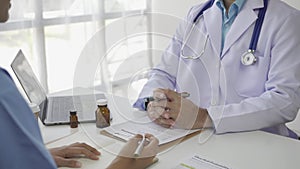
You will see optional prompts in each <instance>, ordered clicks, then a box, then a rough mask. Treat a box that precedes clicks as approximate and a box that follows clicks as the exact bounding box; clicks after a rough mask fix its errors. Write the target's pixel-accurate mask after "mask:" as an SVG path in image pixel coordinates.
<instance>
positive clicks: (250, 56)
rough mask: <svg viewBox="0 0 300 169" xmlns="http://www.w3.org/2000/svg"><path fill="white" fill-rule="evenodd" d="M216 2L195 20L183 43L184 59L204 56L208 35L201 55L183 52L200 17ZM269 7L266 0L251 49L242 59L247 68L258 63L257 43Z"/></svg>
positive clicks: (212, 1) (255, 29)
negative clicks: (189, 54)
mask: <svg viewBox="0 0 300 169" xmlns="http://www.w3.org/2000/svg"><path fill="white" fill-rule="evenodd" d="M214 2H215V1H214V0H210V1H209V2H208V3H206V4H205V5H204V7H203V8H202V10H201V11H200V12H199V13H198V15H197V16H196V17H195V19H194V20H193V25H192V28H191V29H190V31H189V33H188V34H187V37H186V39H185V40H184V41H183V45H182V47H181V51H180V55H181V57H182V58H184V59H198V58H200V57H201V56H202V55H203V54H204V52H205V48H206V45H207V41H208V35H206V37H205V41H204V46H203V49H202V50H201V52H200V54H198V55H196V56H185V55H184V52H183V51H184V48H185V47H186V45H187V42H188V40H189V39H190V37H191V34H192V32H193V31H194V29H195V26H196V25H197V24H198V22H199V20H200V17H201V16H203V12H204V11H205V10H207V9H208V8H210V7H211V6H212V5H213V4H214ZM267 6H268V0H264V7H263V8H261V9H259V13H258V19H257V21H256V23H255V27H254V30H253V33H252V38H251V42H250V45H249V49H248V51H247V52H245V53H244V54H243V55H242V57H241V63H242V64H243V65H245V66H248V65H253V64H254V63H256V62H257V58H256V56H255V55H254V53H255V51H256V47H257V42H258V39H259V35H260V32H261V27H262V24H263V22H264V18H265V14H266V11H267Z"/></svg>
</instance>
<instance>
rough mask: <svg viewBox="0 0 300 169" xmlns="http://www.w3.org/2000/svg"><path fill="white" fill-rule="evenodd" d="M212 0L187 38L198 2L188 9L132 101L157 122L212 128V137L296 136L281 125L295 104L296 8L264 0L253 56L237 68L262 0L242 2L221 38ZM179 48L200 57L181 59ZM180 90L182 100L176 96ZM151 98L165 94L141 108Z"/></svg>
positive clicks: (299, 20)
mask: <svg viewBox="0 0 300 169" xmlns="http://www.w3.org/2000/svg"><path fill="white" fill-rule="evenodd" d="M218 1H220V0H216V1H215V2H214V4H213V5H212V6H211V7H210V8H209V9H207V10H205V11H204V13H203V16H202V17H200V18H199V22H198V23H197V24H196V27H195V29H194V30H193V31H192V33H191V36H190V37H189V38H187V37H188V34H189V32H190V30H191V27H192V24H193V20H194V18H195V17H196V15H197V14H198V13H199V11H200V10H201V9H202V8H203V5H204V4H205V3H204V4H200V5H197V6H194V7H193V8H191V10H190V11H189V13H188V15H187V17H186V20H184V21H182V23H181V24H180V25H179V27H178V29H177V31H176V34H175V35H174V37H173V39H172V41H171V43H170V45H169V46H168V48H167V49H166V51H165V52H164V54H163V56H162V59H161V63H160V64H159V65H157V66H156V67H155V68H153V70H152V71H151V75H150V79H149V81H148V82H147V83H146V85H145V86H144V88H143V90H142V92H141V93H140V96H139V99H138V100H137V102H136V103H135V104H134V106H135V107H137V108H140V109H146V110H147V111H148V114H149V117H151V118H152V119H153V120H154V122H156V123H157V124H159V125H162V126H165V127H171V126H173V127H179V128H186V129H188V128H202V127H213V128H214V129H215V132H216V133H217V134H219V133H227V132H240V131H251V130H264V131H268V132H271V133H276V134H280V135H283V136H288V137H294V138H296V137H297V136H296V135H295V134H294V133H293V132H292V131H290V130H289V129H288V128H287V127H286V126H285V123H286V122H289V121H292V120H293V119H294V118H295V117H296V115H297V112H298V109H299V106H300V12H299V11H298V10H296V9H294V8H292V7H290V6H288V5H287V4H285V3H284V2H281V1H279V0H269V3H268V7H267V12H266V14H265V18H264V22H263V25H262V29H261V33H260V36H259V40H258V44H257V49H256V51H255V53H254V54H255V56H256V59H257V61H256V62H255V63H253V64H251V65H243V64H242V63H241V58H242V55H243V54H244V53H245V52H246V51H247V50H248V49H249V44H250V41H251V37H252V34H253V30H254V25H255V23H256V20H257V19H258V9H259V8H262V7H263V6H264V1H263V0H246V1H245V2H244V4H243V5H242V7H241V8H240V10H239V12H238V14H237V16H236V17H235V19H234V21H233V23H232V25H231V27H230V29H229V31H228V32H227V34H226V36H225V38H224V41H223V43H222V28H224V27H222V24H223V22H222V18H223V15H225V13H223V14H222V10H221V9H220V7H219V6H218V5H217V3H220V2H218ZM236 1H238V0H236ZM228 3H229V4H231V3H230V1H226V0H224V4H225V6H226V5H228ZM228 9H229V8H228ZM228 9H227V10H228ZM227 12H228V11H227ZM185 41H186V45H184V47H183V44H184V42H185ZM201 51H204V53H203V55H201ZM181 52H182V53H183V54H184V55H185V56H190V55H192V56H200V57H199V58H197V59H187V58H183V57H181ZM175 91H176V92H175ZM180 92H188V93H190V97H188V98H183V97H180V95H179V93H180ZM153 95H154V97H156V98H160V97H163V98H165V97H166V98H167V99H161V98H160V99H161V100H159V99H156V100H155V101H151V102H150V104H148V106H147V108H146V107H145V103H144V101H145V98H147V97H149V96H153Z"/></svg>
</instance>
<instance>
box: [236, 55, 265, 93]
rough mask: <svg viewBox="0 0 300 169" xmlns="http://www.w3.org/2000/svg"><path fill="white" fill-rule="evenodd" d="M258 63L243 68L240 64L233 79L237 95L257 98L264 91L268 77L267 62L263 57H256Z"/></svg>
mask: <svg viewBox="0 0 300 169" xmlns="http://www.w3.org/2000/svg"><path fill="white" fill-rule="evenodd" d="M256 57H257V59H258V62H256V63H255V64H253V65H249V66H245V65H243V64H240V67H239V71H237V72H236V76H234V77H233V83H234V86H235V90H236V92H237V94H238V95H240V96H243V97H257V96H260V95H261V94H262V93H263V92H264V91H265V83H266V81H267V77H268V69H269V62H268V59H267V58H265V57H263V56H256Z"/></svg>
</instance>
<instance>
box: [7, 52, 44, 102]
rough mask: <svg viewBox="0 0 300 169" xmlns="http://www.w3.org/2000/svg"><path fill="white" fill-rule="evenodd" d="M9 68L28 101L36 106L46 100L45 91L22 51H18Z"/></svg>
mask: <svg viewBox="0 0 300 169" xmlns="http://www.w3.org/2000/svg"><path fill="white" fill-rule="evenodd" d="M11 68H12V69H13V71H14V73H15V74H16V76H17V78H18V80H19V82H20V84H21V86H22V87H23V89H24V91H25V93H26V95H27V97H28V99H29V100H30V101H31V102H32V103H36V104H38V105H39V104H41V103H42V102H43V101H44V100H45V99H46V93H45V90H44V89H43V88H42V86H41V84H40V83H39V81H38V79H37V77H36V76H35V74H34V72H33V70H32V68H31V66H30V64H29V62H28V61H27V60H26V57H25V56H24V54H23V52H22V50H19V52H18V54H17V56H16V57H15V59H14V60H13V62H12V63H11Z"/></svg>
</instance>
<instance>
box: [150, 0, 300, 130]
mask: <svg viewBox="0 0 300 169" xmlns="http://www.w3.org/2000/svg"><path fill="white" fill-rule="evenodd" d="M204 1H205V0H163V1H162V0H152V3H153V12H156V13H163V14H168V15H170V16H169V17H166V18H165V19H167V18H169V19H172V22H168V23H167V24H166V23H162V22H164V21H165V20H164V19H162V18H159V17H154V18H153V30H154V32H163V33H168V35H172V34H173V33H174V32H175V29H176V27H177V25H178V22H179V18H184V17H185V15H186V14H187V12H188V10H189V8H190V7H191V6H192V5H194V4H197V3H200V2H204ZM271 1H272V0H271ZM283 1H285V2H287V3H288V4H289V5H291V6H293V7H295V8H297V9H299V10H300V1H299V0H283ZM176 17H178V18H177V19H176ZM169 40H170V39H169V38H162V37H154V38H153V46H154V48H155V49H159V50H160V52H157V55H160V54H161V52H162V51H163V49H164V48H166V47H167V45H168V43H169ZM158 58H159V56H157V57H156V56H155V59H156V60H155V62H154V63H157V62H158V61H159V59H158ZM287 125H288V126H289V127H290V128H291V129H293V130H294V131H296V132H297V133H298V134H299V135H300V112H299V113H298V116H297V118H296V119H295V120H294V121H293V122H290V123H288V124H287Z"/></svg>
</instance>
